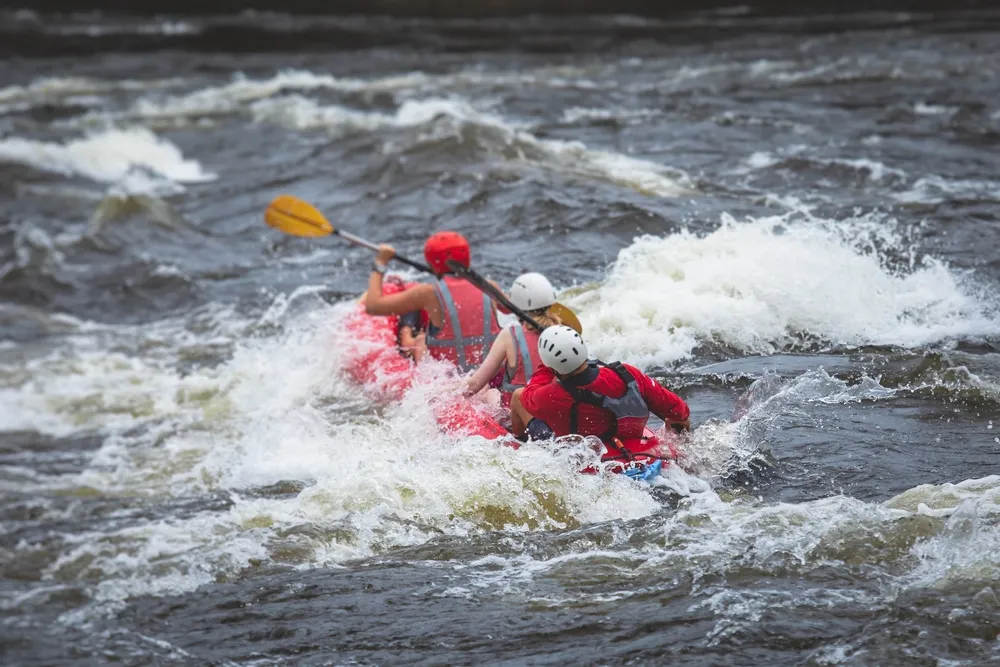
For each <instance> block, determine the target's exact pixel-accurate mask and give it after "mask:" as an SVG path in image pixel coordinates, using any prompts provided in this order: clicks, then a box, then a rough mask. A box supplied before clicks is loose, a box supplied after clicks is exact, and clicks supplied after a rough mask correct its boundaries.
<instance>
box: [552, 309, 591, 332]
mask: <svg viewBox="0 0 1000 667" xmlns="http://www.w3.org/2000/svg"><path fill="white" fill-rule="evenodd" d="M549 312H550V313H551V314H552V315H555V316H556V317H558V318H559V319H560V320H562V323H563V324H565V325H566V326H568V327H569V328H570V329H575V330H576V332H577V333H578V334H580V335H581V336H582V335H583V325H582V324H580V318H579V317H577V316H576V313H574V312H573V311H572V310H570V309H569V307H567V306H564V305H562V304H561V303H554V304H552V305H551V306H549Z"/></svg>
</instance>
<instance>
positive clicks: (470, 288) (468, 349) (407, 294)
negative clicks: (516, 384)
mask: <svg viewBox="0 0 1000 667" xmlns="http://www.w3.org/2000/svg"><path fill="white" fill-rule="evenodd" d="M395 254H396V251H395V249H393V247H392V246H389V245H381V246H379V251H378V254H377V255H376V256H375V265H374V267H373V268H372V273H371V276H370V277H369V278H368V292H367V294H366V295H365V312H367V313H368V314H369V315H407V314H408V313H412V312H414V311H422V312H424V313H426V315H427V331H426V333H425V334H424V345H425V348H426V351H427V354H429V355H430V356H431V357H433V358H434V359H442V360H446V361H451V362H452V363H454V364H455V365H456V366H457V367H458V369H459V370H460V371H462V372H466V371H470V370H472V369H474V368H476V367H477V366H478V365H479V364H480V363H481V362H482V360H483V358H484V357H485V356H486V351H487V350H488V349H489V347H490V346H491V345H492V344H493V341H494V339H495V338H496V337H497V334H499V333H500V325H499V324H498V323H497V316H496V312H495V310H494V308H493V302H492V301H491V300H490V298H489V297H488V296H487V295H485V294H483V293H482V292H480V291H479V289H478V288H476V287H475V286H474V285H473V284H471V283H469V282H468V281H466V280H463V279H460V278H457V277H455V276H453V275H450V274H451V269H449V268H448V265H447V263H446V262H447V261H448V260H449V259H452V260H455V261H456V262H458V263H459V264H461V265H462V266H465V267H468V266H469V260H470V256H471V252H470V250H469V242H468V241H466V239H465V237H464V236H462V235H461V234H459V233H458V232H450V231H449V232H437V233H436V234H433V235H432V236H431V237H430V238H428V239H427V242H426V243H425V244H424V258H425V259H426V260H427V265H428V266H430V268H431V269H432V270H433V271H434V274H435V280H434V281H433V282H432V283H421V284H417V285H413V286H410V287H409V288H408V289H406V290H404V291H402V292H396V293H395V294H384V293H383V291H382V279H383V277H384V276H385V272H386V269H387V268H388V263H389V260H391V259H392V258H393V257H394V256H395ZM401 333H402V328H401Z"/></svg>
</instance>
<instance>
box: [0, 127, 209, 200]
mask: <svg viewBox="0 0 1000 667" xmlns="http://www.w3.org/2000/svg"><path fill="white" fill-rule="evenodd" d="M0 161H4V162H13V163H17V164H23V165H26V166H29V167H32V168H34V169H40V170H43V171H48V172H52V173H56V174H62V175H65V176H82V177H84V178H88V179H90V180H92V181H97V182H100V183H112V184H119V186H120V187H128V186H131V187H142V188H144V189H145V190H144V191H148V190H149V189H150V188H152V189H155V188H156V187H157V186H158V184H160V183H163V182H164V181H166V183H163V184H164V185H166V186H169V187H174V188H175V187H176V184H177V183H197V182H203V181H210V180H212V179H214V178H215V177H214V175H213V174H210V173H208V172H206V171H204V170H203V169H202V167H201V165H200V164H199V163H198V162H197V161H196V160H189V159H185V158H184V156H183V155H182V154H181V151H180V149H179V148H177V146H175V145H174V144H172V143H171V142H169V141H167V140H166V139H162V138H160V137H157V136H156V135H155V134H153V133H152V132H150V131H149V130H147V129H144V128H131V129H113V130H106V131H104V132H99V133H95V134H91V135H89V136H86V137H83V138H81V139H73V140H70V141H67V142H66V143H53V142H47V141H36V140H31V139H22V138H18V137H12V138H7V139H3V140H2V141H0Z"/></svg>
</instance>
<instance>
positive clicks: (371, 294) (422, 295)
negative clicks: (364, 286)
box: [365, 271, 441, 322]
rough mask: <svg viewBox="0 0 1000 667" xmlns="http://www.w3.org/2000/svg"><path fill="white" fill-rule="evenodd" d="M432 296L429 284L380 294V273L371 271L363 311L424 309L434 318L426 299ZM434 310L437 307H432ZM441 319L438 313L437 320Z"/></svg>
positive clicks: (394, 312)
mask: <svg viewBox="0 0 1000 667" xmlns="http://www.w3.org/2000/svg"><path fill="white" fill-rule="evenodd" d="M430 300H434V301H436V299H435V298H434V288H433V287H431V286H430V285H415V286H413V287H411V288H410V289H408V290H404V291H402V292H396V293H395V294H389V295H385V294H382V275H381V274H379V273H378V272H377V271H372V274H371V276H369V278H368V294H367V296H366V297H365V312H366V313H368V314H369V315H404V314H406V313H409V312H410V311H413V310H426V311H427V314H428V315H430V316H431V320H432V321H433V319H434V314H432V313H431V309H430V308H429V307H428V301H430ZM434 310H435V311H436V310H437V308H435V309H434ZM440 321H441V318H440V313H438V322H440Z"/></svg>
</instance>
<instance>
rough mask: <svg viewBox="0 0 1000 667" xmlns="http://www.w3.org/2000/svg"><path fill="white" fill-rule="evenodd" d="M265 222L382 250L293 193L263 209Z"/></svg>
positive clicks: (403, 259) (423, 268)
mask: <svg viewBox="0 0 1000 667" xmlns="http://www.w3.org/2000/svg"><path fill="white" fill-rule="evenodd" d="M264 221H265V222H266V223H267V224H268V225H270V226H271V227H274V228H275V229H278V230H280V231H283V232H284V233H286V234H291V235H292V236H301V237H304V238H318V237H320V236H329V235H330V234H336V235H337V236H339V237H341V238H342V239H344V240H345V241H348V242H350V243H353V244H354V245H359V246H362V247H364V248H368V249H370V250H375V251H376V252H377V251H378V249H379V247H378V244H377V243H372V242H371V241H366V240H365V239H363V238H361V237H360V236H355V235H354V234H351V233H350V232H345V231H344V230H342V229H337V228H336V227H334V226H333V225H332V224H330V221H329V220H327V219H326V218H325V217H324V216H323V214H322V213H320V212H319V209H317V208H316V207H315V206H313V205H312V204H310V203H309V202H307V201H304V200H302V199H299V198H298V197H294V196H292V195H279V196H278V197H275V198H274V201H272V202H271V203H270V204H269V205H268V207H267V210H266V211H264ZM393 259H395V260H398V261H400V262H402V263H403V264H409V265H410V266H412V267H413V268H415V269H417V270H418V271H423V272H425V273H434V272H433V271H432V270H431V267H429V266H427V265H426V264H421V263H420V262H415V261H413V260H412V259H409V258H407V257H403V256H402V255H395V256H394V257H393Z"/></svg>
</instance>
